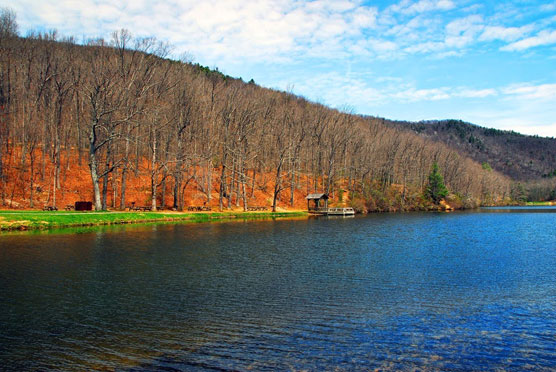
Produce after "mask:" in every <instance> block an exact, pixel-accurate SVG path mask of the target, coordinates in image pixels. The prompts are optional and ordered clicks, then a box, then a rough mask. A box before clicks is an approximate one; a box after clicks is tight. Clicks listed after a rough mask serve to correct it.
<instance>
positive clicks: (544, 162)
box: [384, 120, 556, 181]
mask: <svg viewBox="0 0 556 372" xmlns="http://www.w3.org/2000/svg"><path fill="white" fill-rule="evenodd" d="M384 123H385V124H386V125H389V126H391V127H394V128H398V129H402V130H405V131H409V132H412V133H416V134H419V135H420V136H421V137H423V138H426V139H429V140H433V141H436V142H441V143H443V144H445V145H447V146H449V147H450V148H453V149H456V150H457V151H458V152H460V153H461V154H463V155H464V156H468V157H470V158H472V159H474V160H475V161H477V162H479V163H481V164H483V165H484V167H487V168H488V167H491V168H492V169H494V170H497V171H499V172H501V173H503V174H505V175H507V176H508V177H510V178H512V179H514V180H518V181H534V180H538V179H541V178H551V177H556V139H554V138H547V137H538V136H527V135H523V134H520V133H516V132H514V131H503V130H498V129H493V128H483V127H480V126H477V125H474V124H470V123H466V122H463V121H460V120H442V121H424V122H417V123H411V122H400V121H389V120H385V121H384Z"/></svg>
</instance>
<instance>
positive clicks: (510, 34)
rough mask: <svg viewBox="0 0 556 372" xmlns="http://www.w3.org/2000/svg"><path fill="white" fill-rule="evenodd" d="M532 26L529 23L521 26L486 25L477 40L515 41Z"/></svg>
mask: <svg viewBox="0 0 556 372" xmlns="http://www.w3.org/2000/svg"><path fill="white" fill-rule="evenodd" d="M532 28H533V27H532V26H530V25H527V26H522V27H503V26H486V27H485V28H484V31H483V33H482V34H481V36H479V41H493V40H502V41H515V40H517V39H519V38H521V37H523V36H524V35H525V34H527V33H529V32H530V31H531V30H532Z"/></svg>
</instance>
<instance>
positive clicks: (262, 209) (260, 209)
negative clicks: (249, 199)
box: [247, 206, 267, 212]
mask: <svg viewBox="0 0 556 372" xmlns="http://www.w3.org/2000/svg"><path fill="white" fill-rule="evenodd" d="M247 210H248V211H250V212H254V211H266V210H267V207H265V206H252V207H247Z"/></svg>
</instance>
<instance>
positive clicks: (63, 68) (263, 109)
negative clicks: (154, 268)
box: [0, 29, 512, 210]
mask: <svg viewBox="0 0 556 372" xmlns="http://www.w3.org/2000/svg"><path fill="white" fill-rule="evenodd" d="M168 52H169V48H168V46H166V45H164V44H163V43H160V42H157V41H156V40H155V39H152V38H147V39H136V38H133V37H132V36H131V35H130V34H129V33H128V32H127V31H125V30H122V31H118V32H115V33H114V34H113V36H112V38H111V40H109V41H105V40H90V41H89V42H87V43H86V45H78V44H77V43H76V42H75V41H74V40H73V39H71V38H60V37H59V36H58V35H57V34H56V33H55V32H49V33H46V34H44V33H43V34H41V33H37V34H33V35H29V36H27V37H25V38H22V37H18V36H17V35H16V34H14V33H13V32H10V30H9V29H8V30H7V31H6V30H2V34H1V36H0V120H1V121H0V144H1V146H0V161H1V163H0V179H1V186H0V188H1V190H0V193H1V199H2V201H1V202H2V203H3V204H4V205H6V202H7V199H9V198H10V197H11V196H10V194H13V193H14V190H15V192H16V193H19V194H21V195H22V196H23V197H24V199H25V200H26V201H27V206H29V207H40V206H41V205H42V204H40V205H37V204H39V199H40V200H43V199H41V198H39V195H38V193H41V192H42V193H43V194H44V193H45V192H46V191H48V203H49V204H52V205H56V203H57V200H56V199H57V195H58V194H59V193H60V189H61V188H63V184H64V182H65V180H66V179H67V177H72V168H71V164H70V162H69V159H72V158H73V159H74V160H75V157H78V160H77V161H78V162H79V163H83V164H88V169H89V173H90V187H91V189H92V190H93V195H94V205H95V207H96V208H97V209H99V210H100V209H106V208H107V207H108V206H115V207H116V208H124V207H125V206H126V205H127V203H128V201H127V200H126V191H127V190H128V179H129V177H130V175H137V174H142V175H143V176H145V178H144V179H145V180H147V179H148V180H149V185H148V186H149V188H150V194H151V201H150V202H151V203H152V209H153V210H156V209H157V207H160V203H161V202H163V201H164V200H165V198H166V199H168V198H169V195H168V194H169V193H170V194H171V195H172V197H171V199H172V200H173V206H174V207H176V208H178V209H181V208H183V206H184V203H185V202H184V193H185V190H186V189H188V188H195V189H196V190H198V191H200V192H203V193H204V194H206V201H207V202H208V203H213V205H216V203H217V205H218V206H219V207H220V208H221V209H223V208H228V207H230V206H243V207H244V208H247V206H248V204H249V203H251V199H250V198H251V197H252V194H253V193H254V190H255V188H257V187H267V185H270V187H268V190H267V191H268V194H269V196H270V197H271V198H272V207H273V208H276V206H283V207H287V206H289V205H294V203H295V202H298V203H299V200H297V201H296V200H294V198H295V196H294V195H295V191H296V190H297V191H298V190H302V191H304V192H307V193H308V192H326V193H330V194H331V195H333V196H334V198H335V200H336V201H337V202H342V201H347V202H349V203H350V204H352V205H354V206H355V207H357V208H358V209H366V210H404V209H414V208H421V207H422V206H423V205H424V203H426V200H424V197H423V190H424V188H425V186H426V183H427V179H428V174H429V172H430V169H431V166H432V164H433V162H438V164H439V167H440V169H441V172H442V174H443V176H444V181H445V183H446V186H447V187H448V189H449V190H450V191H451V195H450V198H451V200H452V202H454V203H459V204H460V205H464V206H473V205H479V204H490V203H499V202H502V201H504V200H506V201H507V200H508V199H509V198H510V196H511V188H512V187H511V180H510V179H509V178H508V177H506V176H504V175H502V174H500V173H498V172H496V171H495V170H492V169H485V168H484V167H483V166H482V165H481V164H480V163H477V162H475V161H473V160H471V159H470V158H466V157H464V156H462V155H460V154H459V153H458V152H456V151H455V150H452V149H450V148H448V147H447V146H446V145H443V144H441V143H436V142H433V141H430V140H427V139H426V138H422V137H420V136H418V135H417V134H415V133H411V132H408V131H404V130H400V129H397V128H393V127H388V126H386V125H384V124H383V123H382V122H381V120H380V119H374V118H368V117H362V116H358V115H354V114H352V113H350V112H343V111H341V110H335V109H331V108H328V107H326V106H323V105H320V104H316V103H312V102H309V101H307V100H306V99H304V98H302V97H298V96H295V95H293V94H289V93H285V92H279V91H275V90H271V89H266V88H261V87H259V86H257V85H256V84H254V83H252V82H251V83H245V82H243V81H242V80H240V79H234V78H231V77H229V76H225V75H223V74H221V73H219V72H218V71H213V70H210V69H207V68H205V67H202V66H199V65H194V64H192V63H188V62H187V61H175V60H170V59H168ZM48 164H52V165H53V166H51V167H48V166H47V165H48ZM147 175H148V177H146V176H147ZM262 179H264V180H265V182H262V181H261V180H262ZM39 181H41V182H42V183H43V184H48V185H49V186H48V190H44V189H42V190H38V189H37V187H36V185H37V183H38V182H39ZM261 184H262V186H261ZM161 194H164V195H162V196H161ZM348 195H349V197H348ZM216 198H218V200H217V201H216ZM109 200H111V202H112V204H113V205H109V202H108V201H109ZM40 203H43V202H40Z"/></svg>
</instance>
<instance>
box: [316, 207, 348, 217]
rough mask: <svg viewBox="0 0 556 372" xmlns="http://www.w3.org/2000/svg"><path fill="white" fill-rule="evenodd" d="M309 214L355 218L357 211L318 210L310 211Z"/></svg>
mask: <svg viewBox="0 0 556 372" xmlns="http://www.w3.org/2000/svg"><path fill="white" fill-rule="evenodd" d="M309 213H312V214H319V215H323V216H353V215H355V210H354V209H353V208H318V209H313V210H309Z"/></svg>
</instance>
